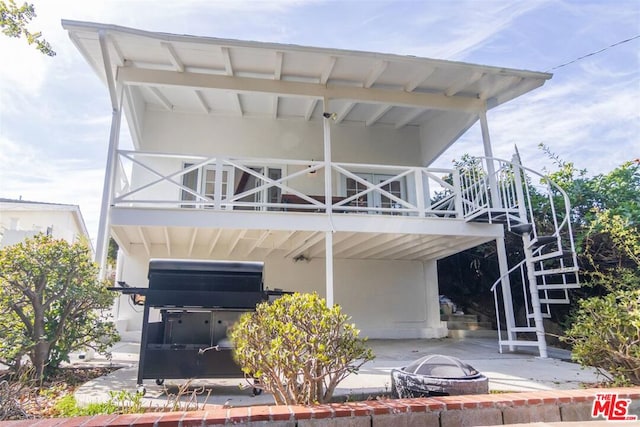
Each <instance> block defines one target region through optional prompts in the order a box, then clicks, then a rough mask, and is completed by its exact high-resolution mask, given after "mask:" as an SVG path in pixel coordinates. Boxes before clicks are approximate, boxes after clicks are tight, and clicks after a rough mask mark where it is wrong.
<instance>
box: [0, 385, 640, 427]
mask: <svg viewBox="0 0 640 427" xmlns="http://www.w3.org/2000/svg"><path fill="white" fill-rule="evenodd" d="M597 393H616V394H618V396H619V397H620V398H624V399H631V400H632V401H634V404H635V403H636V401H640V387H619V388H592V389H581V390H549V391H536V392H522V393H501V394H482V395H466V396H443V397H426V398H415V399H382V400H371V401H361V402H347V403H332V404H327V405H312V406H246V407H236V408H224V407H222V406H220V405H207V406H206V407H205V410H203V411H190V412H152V413H145V414H127V415H97V416H85V417H76V418H47V419H40V420H20V421H4V422H0V427H18V426H21V427H22V426H34V427H35V426H37V427H53V426H65V427H80V426H82V427H89V426H111V427H125V426H137V427H141V426H153V427H156V426H157V427H176V426H177V427H189V426H194V427H195V426H207V425H223V424H241V425H242V424H244V425H248V424H250V423H253V422H260V423H265V422H269V421H271V422H281V423H282V422H292V425H296V423H297V422H298V421H303V423H302V424H304V423H305V420H323V419H333V418H343V417H350V418H357V417H361V418H365V419H366V418H367V417H369V418H371V420H372V421H373V420H374V418H376V417H384V416H388V415H397V416H402V414H405V415H407V414H425V413H432V414H433V415H434V416H435V415H436V414H437V415H438V417H440V415H441V414H442V413H445V412H447V411H457V413H460V412H461V411H465V412H466V411H471V412H472V411H474V410H476V411H477V410H487V409H489V410H491V409H493V410H500V411H503V410H504V409H505V408H516V409H517V408H522V409H527V410H528V407H535V406H542V405H548V406H551V407H554V406H555V407H558V408H561V407H567V406H569V407H571V406H573V405H582V406H583V407H584V406H585V404H588V405H587V406H588V407H589V408H590V407H591V403H592V402H593V400H595V396H596V394H597ZM636 406H638V405H636ZM635 415H640V414H635ZM558 417H561V414H560V413H558ZM501 419H502V418H501ZM581 419H582V420H584V419H585V418H581ZM345 421H346V420H345ZM505 421H506V420H505ZM533 421H535V420H533ZM549 421H554V420H549ZM557 421H560V420H557ZM562 421H568V420H564V419H563V420H562ZM374 424H375V423H374Z"/></svg>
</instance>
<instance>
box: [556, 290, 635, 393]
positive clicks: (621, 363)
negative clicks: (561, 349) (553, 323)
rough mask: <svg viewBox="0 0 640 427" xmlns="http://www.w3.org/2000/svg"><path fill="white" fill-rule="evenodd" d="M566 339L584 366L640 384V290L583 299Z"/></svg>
mask: <svg viewBox="0 0 640 427" xmlns="http://www.w3.org/2000/svg"><path fill="white" fill-rule="evenodd" d="M564 340H565V341H567V342H569V343H570V344H571V345H572V346H573V352H572V357H573V358H574V360H576V361H577V362H578V363H580V364H581V365H583V366H593V367H595V368H597V369H598V370H599V371H600V372H601V373H602V374H603V375H604V376H605V377H608V378H610V379H611V380H613V381H614V383H615V384H621V385H626V384H628V383H632V384H635V385H640V289H635V290H624V291H616V292H612V293H610V294H608V295H605V296H604V297H592V298H586V299H583V300H581V301H580V302H579V308H578V310H577V311H576V314H575V318H574V321H573V325H572V326H571V328H569V330H567V332H566V337H564Z"/></svg>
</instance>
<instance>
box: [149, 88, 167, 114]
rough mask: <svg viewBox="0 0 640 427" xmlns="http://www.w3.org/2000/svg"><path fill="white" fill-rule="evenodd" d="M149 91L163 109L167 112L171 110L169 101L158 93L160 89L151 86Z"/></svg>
mask: <svg viewBox="0 0 640 427" xmlns="http://www.w3.org/2000/svg"><path fill="white" fill-rule="evenodd" d="M149 91H150V92H151V93H152V94H153V96H155V98H156V99H157V100H158V101H159V102H160V103H161V104H162V106H163V107H164V108H166V109H167V110H169V111H172V110H173V104H171V101H169V99H167V97H166V96H164V95H163V94H162V92H160V89H158V88H157V87H154V86H152V87H150V88H149Z"/></svg>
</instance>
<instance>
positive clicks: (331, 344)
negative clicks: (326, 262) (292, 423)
mask: <svg viewBox="0 0 640 427" xmlns="http://www.w3.org/2000/svg"><path fill="white" fill-rule="evenodd" d="M348 320H349V317H348V316H347V315H345V314H342V313H341V310H340V307H339V306H337V305H336V306H333V307H331V308H329V307H327V306H326V302H325V300H324V299H321V298H320V297H318V295H317V294H315V293H314V294H291V295H284V296H283V297H282V298H279V299H277V300H276V301H274V302H273V303H271V304H269V303H262V304H259V305H258V307H257V308H256V311H255V312H253V313H246V314H244V315H243V316H242V317H241V318H240V319H239V321H238V322H236V324H235V325H234V327H233V328H232V330H231V332H230V335H229V337H230V339H231V341H232V342H233V344H234V348H235V350H234V358H235V360H236V362H237V363H238V364H239V365H240V366H241V367H242V370H243V372H244V373H245V374H246V375H247V376H248V377H251V378H256V379H257V380H258V381H259V384H260V386H261V387H263V388H265V389H266V390H268V391H270V392H272V393H273V395H274V398H275V402H276V404H278V405H285V404H286V405H294V404H311V403H325V402H329V401H330V400H331V397H332V396H333V392H334V390H335V388H336V386H337V385H338V383H340V381H342V380H343V379H344V378H346V377H347V376H348V375H349V374H351V373H357V372H358V370H359V368H360V367H361V366H362V365H363V364H364V363H365V362H367V361H369V360H372V359H373V358H374V356H373V353H372V351H371V349H369V348H367V347H366V346H365V341H366V340H365V339H361V338H358V333H359V331H358V330H357V329H356V328H355V326H354V325H353V324H350V323H347V322H348Z"/></svg>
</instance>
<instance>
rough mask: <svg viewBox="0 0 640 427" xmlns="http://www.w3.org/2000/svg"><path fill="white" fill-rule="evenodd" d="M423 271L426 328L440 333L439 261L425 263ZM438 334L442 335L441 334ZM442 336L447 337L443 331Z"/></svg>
mask: <svg viewBox="0 0 640 427" xmlns="http://www.w3.org/2000/svg"><path fill="white" fill-rule="evenodd" d="M422 271H423V274H424V276H423V277H424V286H425V305H426V320H427V324H426V327H427V328H432V329H433V330H434V331H439V330H440V326H441V324H442V323H441V321H440V298H439V284H438V261H436V260H435V259H431V260H427V261H423V262H422ZM437 334H438V335H440V332H438V333H437ZM442 335H443V336H446V333H445V331H442ZM439 338H441V337H439Z"/></svg>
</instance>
